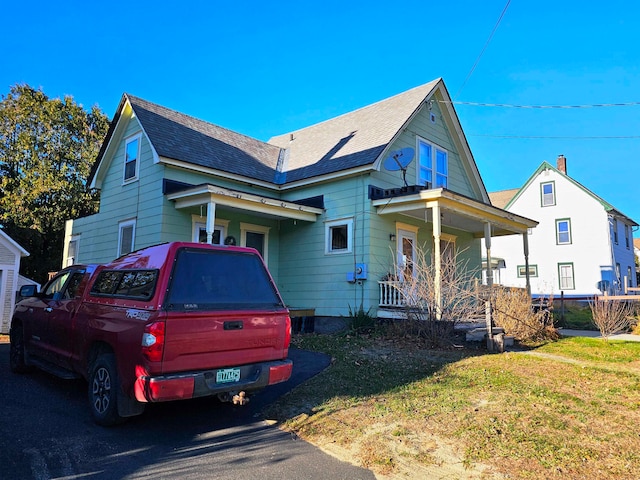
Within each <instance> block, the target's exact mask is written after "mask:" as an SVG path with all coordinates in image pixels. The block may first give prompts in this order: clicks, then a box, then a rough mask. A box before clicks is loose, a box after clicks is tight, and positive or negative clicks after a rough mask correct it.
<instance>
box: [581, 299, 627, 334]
mask: <svg viewBox="0 0 640 480" xmlns="http://www.w3.org/2000/svg"><path fill="white" fill-rule="evenodd" d="M589 308H590V309H591V315H592V317H593V323H594V325H595V326H596V327H597V328H598V330H600V335H602V338H604V339H605V340H608V339H609V337H610V336H611V335H614V334H616V333H620V332H625V331H627V330H628V329H629V328H630V327H631V321H632V319H633V313H634V310H635V309H634V306H633V304H632V303H631V302H627V301H625V300H606V299H598V298H596V299H595V300H593V301H590V302H589Z"/></svg>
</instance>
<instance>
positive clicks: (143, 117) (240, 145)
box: [125, 94, 281, 182]
mask: <svg viewBox="0 0 640 480" xmlns="http://www.w3.org/2000/svg"><path fill="white" fill-rule="evenodd" d="M125 95H126V97H127V98H128V100H129V102H130V103H131V106H132V108H133V111H134V112H135V113H136V116H137V117H138V119H139V121H140V123H141V124H142V126H143V128H144V130H145V132H146V133H147V135H148V136H149V140H150V141H151V143H152V144H153V146H154V148H155V149H156V152H157V153H158V155H160V156H162V157H167V158H171V159H174V160H181V161H184V162H188V163H192V164H195V165H200V166H202V167H207V168H212V169H215V170H221V171H223V172H228V173H233V174H237V175H242V176H246V177H249V178H254V179H256V180H263V181H266V182H273V180H274V172H275V170H276V166H277V164H278V159H279V157H280V155H281V149H280V148H278V147H276V146H274V145H269V144H268V143H264V142H261V141H260V140H256V139H255V138H251V137H248V136H246V135H242V134H240V133H236V132H233V131H231V130H228V129H226V128H222V127H219V126H217V125H214V124H212V123H208V122H205V121H202V120H198V119H197V118H194V117H190V116H189V115H185V114H183V113H179V112H176V111H174V110H170V109H168V108H166V107H162V106H160V105H156V104H154V103H151V102H147V101H146V100H143V99H141V98H138V97H134V96H133V95H128V94H125Z"/></svg>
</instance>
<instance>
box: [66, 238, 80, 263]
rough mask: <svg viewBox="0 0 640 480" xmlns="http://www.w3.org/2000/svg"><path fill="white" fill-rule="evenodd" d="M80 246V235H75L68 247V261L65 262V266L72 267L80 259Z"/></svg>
mask: <svg viewBox="0 0 640 480" xmlns="http://www.w3.org/2000/svg"><path fill="white" fill-rule="evenodd" d="M79 245H80V235H74V236H72V237H71V239H70V240H69V245H67V260H66V261H65V266H66V267H70V266H71V265H73V264H74V263H76V260H77V259H78V247H79Z"/></svg>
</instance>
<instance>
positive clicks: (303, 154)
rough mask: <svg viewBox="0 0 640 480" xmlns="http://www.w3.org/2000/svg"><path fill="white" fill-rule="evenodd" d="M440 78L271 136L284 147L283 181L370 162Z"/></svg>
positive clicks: (371, 162) (273, 141) (272, 141)
mask: <svg viewBox="0 0 640 480" xmlns="http://www.w3.org/2000/svg"><path fill="white" fill-rule="evenodd" d="M439 81H440V79H437V80H434V81H432V82H429V83H427V84H424V85H421V86H419V87H415V88H413V89H411V90H408V91H406V92H403V93H400V94H398V95H395V96H393V97H390V98H387V99H386V100H382V101H380V102H377V103H374V104H372V105H368V106H366V107H363V108H360V109H358V110H355V111H352V112H349V113H345V114H344V115H341V116H339V117H335V118H332V119H330V120H327V121H325V122H321V123H318V124H315V125H312V126H310V127H307V128H303V129H301V130H296V131H294V132H291V133H287V134H285V135H279V136H276V137H273V138H271V139H270V140H269V143H271V144H273V145H277V146H279V147H281V148H286V149H287V156H286V159H287V160H286V165H285V168H284V169H283V170H284V171H285V172H286V182H292V181H296V180H301V179H304V178H309V177H314V176H317V175H323V174H327V173H333V172H337V171H340V170H347V169H350V168H357V167H361V166H364V165H369V164H373V163H374V162H375V161H376V160H377V159H378V157H379V155H380V154H381V153H382V152H383V151H384V149H385V147H386V146H387V145H388V144H389V143H390V142H391V141H392V140H393V139H394V137H395V136H396V134H397V133H398V132H399V131H400V129H401V128H402V127H403V126H404V125H405V123H406V122H407V121H408V120H409V119H410V118H411V117H412V116H413V114H414V113H415V112H416V111H417V110H418V108H419V107H420V106H421V105H422V102H423V101H424V100H425V99H426V98H427V96H428V95H429V94H430V93H431V92H432V90H433V89H434V88H435V86H436V85H437V84H438V82H439Z"/></svg>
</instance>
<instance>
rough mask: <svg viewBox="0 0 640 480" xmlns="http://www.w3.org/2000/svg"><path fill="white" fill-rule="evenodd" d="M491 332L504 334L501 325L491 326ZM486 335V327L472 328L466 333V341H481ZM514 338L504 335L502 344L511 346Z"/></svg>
mask: <svg viewBox="0 0 640 480" xmlns="http://www.w3.org/2000/svg"><path fill="white" fill-rule="evenodd" d="M491 333H493V335H499V334H503V335H504V328H502V327H493V329H491ZM486 337H487V329H486V328H474V329H473V330H469V331H468V332H467V333H466V340H467V342H482V341H484V340H485V338H486ZM513 342H514V338H513V336H511V335H504V346H505V347H511V346H513Z"/></svg>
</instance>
